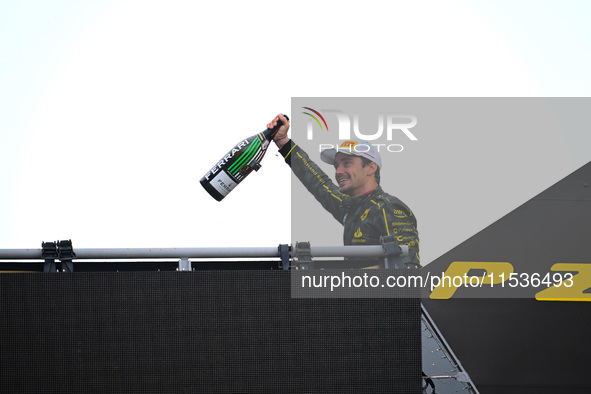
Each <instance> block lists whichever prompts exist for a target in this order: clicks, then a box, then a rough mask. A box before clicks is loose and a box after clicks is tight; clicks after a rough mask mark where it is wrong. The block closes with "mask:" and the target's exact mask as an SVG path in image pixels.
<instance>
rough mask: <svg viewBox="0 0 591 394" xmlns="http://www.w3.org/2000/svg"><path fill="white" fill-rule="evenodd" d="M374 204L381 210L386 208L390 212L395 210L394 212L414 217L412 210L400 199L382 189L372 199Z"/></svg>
mask: <svg viewBox="0 0 591 394" xmlns="http://www.w3.org/2000/svg"><path fill="white" fill-rule="evenodd" d="M371 200H372V202H373V203H374V204H375V205H376V206H378V207H379V208H380V209H381V208H385V209H388V210H394V212H400V211H401V212H400V213H405V214H406V215H409V216H412V210H411V209H410V208H409V206H408V205H406V204H405V203H404V202H402V200H400V199H399V198H398V197H395V196H393V195H391V194H389V193H386V192H385V191H383V190H382V189H381V188H379V189H378V190H376V193H375V194H374V195H373V196H372V198H371Z"/></svg>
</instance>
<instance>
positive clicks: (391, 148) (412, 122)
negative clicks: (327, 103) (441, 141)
mask: <svg viewBox="0 0 591 394" xmlns="http://www.w3.org/2000/svg"><path fill="white" fill-rule="evenodd" d="M302 108H304V109H305V110H306V112H303V113H304V114H305V115H307V116H309V119H308V122H307V125H306V126H307V127H306V131H307V133H306V136H307V139H308V140H313V139H314V129H318V128H319V129H320V131H321V132H328V131H329V130H328V123H327V121H326V118H328V119H329V120H333V121H334V120H336V124H337V134H338V139H339V140H363V141H376V140H379V139H382V140H383V139H384V137H385V139H386V141H387V142H388V143H372V144H371V145H373V146H375V147H376V149H377V150H378V152H380V151H387V152H402V151H403V150H404V147H403V145H402V144H399V143H391V142H392V141H394V140H395V139H396V140H399V139H400V137H401V136H404V137H405V138H408V139H409V140H410V141H418V138H417V137H416V136H415V135H414V134H413V133H412V131H411V129H412V128H413V127H415V126H416V125H417V117H416V116H415V115H410V114H394V113H387V114H377V122H375V121H374V122H373V124H376V123H377V130H375V128H374V129H372V130H368V129H367V124H368V123H369V122H370V120H369V121H368V120H367V119H363V121H364V123H363V124H364V125H365V128H364V129H363V130H362V129H361V127H360V120H359V114H356V113H353V114H347V113H345V112H343V111H340V110H335V109H323V110H321V111H322V113H321V112H320V111H318V110H315V109H312V108H310V107H302ZM323 114H324V115H323ZM331 123H333V122H331ZM316 125H317V126H316ZM331 130H332V129H331ZM337 146H338V144H337V145H333V144H319V149H320V151H321V152H322V151H323V150H324V149H338V147H337Z"/></svg>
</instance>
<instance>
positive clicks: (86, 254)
mask: <svg viewBox="0 0 591 394" xmlns="http://www.w3.org/2000/svg"><path fill="white" fill-rule="evenodd" d="M402 249H403V254H405V253H406V254H408V247H407V246H404V245H403V246H402ZM310 252H311V253H310V254H311V255H312V257H380V256H384V248H383V247H382V246H380V245H367V246H365V245H364V246H311V247H310ZM74 253H76V257H75V260H80V259H181V258H186V259H188V258H265V257H281V254H280V252H279V248H278V247H277V246H275V247H236V248H223V247H216V248H91V249H88V248H75V249H74ZM292 257H293V251H292ZM0 259H3V260H39V259H42V256H41V249H0Z"/></svg>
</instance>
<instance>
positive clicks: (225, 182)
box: [199, 116, 289, 201]
mask: <svg viewBox="0 0 591 394" xmlns="http://www.w3.org/2000/svg"><path fill="white" fill-rule="evenodd" d="M285 118H287V119H288V120H289V118H288V117H287V116H285ZM282 125H283V122H281V121H280V120H279V121H278V122H277V126H275V127H273V129H267V130H265V131H263V132H261V133H258V134H256V135H253V136H251V137H248V138H246V139H243V140H242V141H240V142H238V143H237V144H236V146H235V147H234V148H232V150H230V151H229V152H228V153H226V155H224V157H222V159H221V160H220V161H218V162H217V164H216V165H215V166H214V167H213V168H212V169H211V170H209V171H208V172H207V174H205V175H204V176H203V177H202V178H201V180H200V181H199V182H200V183H201V186H203V187H204V188H205V190H207V192H208V193H209V194H210V195H211V196H212V197H213V198H215V199H216V200H217V201H222V199H223V198H224V197H226V196H227V195H228V194H229V193H230V192H231V191H232V190H234V188H235V187H236V186H237V185H238V184H239V183H240V182H242V181H243V180H244V178H246V177H247V176H248V175H249V174H250V173H251V172H252V170H255V171H258V170H259V168H261V164H260V162H261V160H263V157H264V156H265V153H266V152H267V148H268V147H269V143H270V142H271V141H272V140H273V137H274V136H275V134H277V131H278V130H279V128H280V127H281V126H282Z"/></svg>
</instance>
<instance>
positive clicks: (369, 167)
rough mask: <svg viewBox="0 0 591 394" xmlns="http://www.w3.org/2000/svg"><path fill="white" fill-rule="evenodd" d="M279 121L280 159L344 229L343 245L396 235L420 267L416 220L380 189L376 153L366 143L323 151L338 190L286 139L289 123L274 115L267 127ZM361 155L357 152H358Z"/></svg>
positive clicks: (372, 242)
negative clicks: (282, 159)
mask: <svg viewBox="0 0 591 394" xmlns="http://www.w3.org/2000/svg"><path fill="white" fill-rule="evenodd" d="M279 120H281V121H282V122H283V126H281V127H280V128H279V130H278V132H277V134H276V135H275V137H274V142H275V144H276V145H277V147H278V148H279V153H281V155H282V156H283V157H284V158H285V162H286V163H287V164H288V165H289V166H290V167H291V169H292V171H293V172H294V174H295V175H296V176H297V178H298V179H299V180H300V181H301V182H302V183H303V184H304V186H305V187H306V189H308V191H309V192H310V193H312V194H313V195H314V197H315V198H316V200H318V201H319V202H320V204H322V206H323V207H324V209H326V210H327V211H328V212H330V213H331V214H332V216H333V217H334V218H335V219H336V220H337V221H339V222H340V223H341V224H343V226H344V227H345V229H344V233H343V242H344V244H345V245H379V244H380V237H381V236H386V235H394V237H395V238H396V240H397V242H398V243H399V245H407V246H408V248H409V257H410V259H411V263H414V264H417V266H418V265H419V264H420V259H419V236H418V231H417V220H416V218H415V216H414V214H413V213H412V211H411V210H410V208H408V207H407V206H406V205H405V204H404V203H403V202H402V201H400V200H399V199H398V198H396V197H394V196H392V195H390V194H388V193H385V192H384V191H383V190H382V188H381V187H380V171H381V167H382V162H381V158H380V154H379V152H378V151H377V149H376V148H375V147H374V146H373V145H370V144H368V143H366V142H365V141H353V140H351V141H343V142H342V143H341V145H340V147H339V149H338V150H337V149H327V150H323V151H322V153H321V155H320V158H321V159H322V161H324V162H326V163H328V164H331V165H333V166H334V168H335V179H336V182H337V183H336V184H335V183H334V182H333V181H332V180H331V179H330V177H329V176H328V175H326V173H324V171H322V170H321V169H320V168H319V167H318V166H317V165H316V164H315V163H314V162H313V161H312V160H310V157H309V156H308V155H307V154H306V152H305V151H304V150H303V149H302V148H301V147H299V146H298V145H297V144H296V143H295V142H293V141H292V140H291V139H289V137H288V136H287V133H288V130H289V126H290V124H289V121H288V119H287V118H285V116H283V114H279V115H277V116H276V117H275V118H274V119H273V120H272V121H271V122H270V123H269V124H268V125H267V128H269V129H272V128H273V127H275V126H276V125H277V122H278V121H279ZM362 145H364V147H363V148H362V149H355V147H356V146H362Z"/></svg>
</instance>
